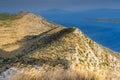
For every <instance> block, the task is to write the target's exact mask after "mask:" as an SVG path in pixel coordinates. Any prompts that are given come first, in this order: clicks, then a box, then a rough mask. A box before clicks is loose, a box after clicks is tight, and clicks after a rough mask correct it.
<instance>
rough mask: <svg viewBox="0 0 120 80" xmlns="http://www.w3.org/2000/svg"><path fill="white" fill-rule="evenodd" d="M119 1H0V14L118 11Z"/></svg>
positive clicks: (119, 7)
mask: <svg viewBox="0 0 120 80" xmlns="http://www.w3.org/2000/svg"><path fill="white" fill-rule="evenodd" d="M119 3H120V1H119V0H60V1H56V0H49V1H46V0H19V1H17V0H7V1H6V0H1V1H0V8H1V9H0V12H19V11H22V10H27V11H30V12H36V11H43V10H51V9H60V10H66V11H86V10H94V9H120V5H119Z"/></svg>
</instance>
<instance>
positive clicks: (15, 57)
mask: <svg viewBox="0 0 120 80" xmlns="http://www.w3.org/2000/svg"><path fill="white" fill-rule="evenodd" d="M0 16H1V14H0ZM9 16H11V15H9ZM15 16H19V17H17V18H15V19H14V18H12V19H11V17H7V18H6V19H3V18H1V17H0V72H1V73H2V72H3V71H5V70H7V69H9V68H12V67H14V68H17V69H20V70H25V69H32V68H34V67H35V66H36V65H37V66H39V67H42V66H43V65H49V66H52V67H56V66H58V65H60V66H62V67H63V69H65V70H67V69H71V70H80V69H81V70H84V71H91V72H97V73H98V74H99V75H107V77H110V78H116V80H119V79H120V75H119V74H120V55H119V53H116V52H113V51H111V50H109V49H107V48H105V47H103V46H102V45H100V44H97V43H96V42H94V41H93V40H91V39H90V38H89V37H88V36H86V35H85V34H84V33H82V31H81V30H79V29H78V28H76V27H71V28H66V27H63V26H61V25H57V24H55V23H52V22H49V21H47V20H46V19H44V18H43V17H41V16H38V15H34V14H32V13H29V12H21V13H19V14H16V15H13V17H15Z"/></svg>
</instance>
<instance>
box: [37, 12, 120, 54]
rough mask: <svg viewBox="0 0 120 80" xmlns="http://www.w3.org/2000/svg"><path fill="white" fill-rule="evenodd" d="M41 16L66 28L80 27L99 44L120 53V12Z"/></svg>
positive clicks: (67, 13)
mask: <svg viewBox="0 0 120 80" xmlns="http://www.w3.org/2000/svg"><path fill="white" fill-rule="evenodd" d="M39 14H40V15H42V16H43V17H45V18H47V19H48V20H50V21H51V22H54V23H57V24H60V25H63V26H66V27H73V26H74V27H78V28H79V29H81V30H82V31H83V32H84V33H85V34H86V35H88V36H89V37H90V38H91V39H92V40H94V41H96V42H97V43H99V44H101V45H103V46H105V47H107V48H109V49H111V50H113V51H115V52H120V10H108V11H107V10H94V11H86V12H75V13H74V12H65V11H59V10H52V11H48V12H47V11H46V12H45V11H44V12H41V13H39ZM88 18H94V19H88ZM98 18H100V19H98ZM101 18H102V19H101ZM97 19H98V20H97ZM109 19H110V20H109Z"/></svg>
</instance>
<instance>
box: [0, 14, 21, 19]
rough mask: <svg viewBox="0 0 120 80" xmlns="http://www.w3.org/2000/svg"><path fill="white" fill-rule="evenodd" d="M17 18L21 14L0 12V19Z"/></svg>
mask: <svg viewBox="0 0 120 80" xmlns="http://www.w3.org/2000/svg"><path fill="white" fill-rule="evenodd" d="M19 18H21V16H19V15H17V14H9V13H0V20H16V19H19Z"/></svg>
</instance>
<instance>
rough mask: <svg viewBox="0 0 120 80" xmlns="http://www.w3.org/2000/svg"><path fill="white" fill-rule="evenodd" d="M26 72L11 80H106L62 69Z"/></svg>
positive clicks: (14, 76)
mask: <svg viewBox="0 0 120 80" xmlns="http://www.w3.org/2000/svg"><path fill="white" fill-rule="evenodd" d="M45 69H46V67H44V69H41V70H40V71H39V70H35V69H31V70H25V71H24V73H22V74H16V75H12V76H11V77H10V80H104V79H103V77H100V76H98V75H97V74H95V73H93V72H92V73H91V72H85V71H75V70H64V69H62V68H60V67H57V68H50V67H49V69H48V68H47V69H46V70H45Z"/></svg>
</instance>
